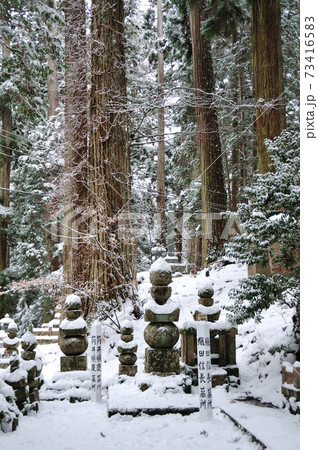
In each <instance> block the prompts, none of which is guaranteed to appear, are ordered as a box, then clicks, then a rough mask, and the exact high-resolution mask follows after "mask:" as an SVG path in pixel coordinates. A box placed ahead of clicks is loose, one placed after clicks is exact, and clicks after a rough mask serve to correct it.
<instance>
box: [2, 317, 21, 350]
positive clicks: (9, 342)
mask: <svg viewBox="0 0 318 450" xmlns="http://www.w3.org/2000/svg"><path fill="white" fill-rule="evenodd" d="M7 334H8V336H7V337H6V338H4V339H3V347H4V349H5V350H4V354H3V356H4V358H10V356H11V355H12V354H13V353H14V352H15V353H16V354H18V353H19V351H18V347H19V343H20V341H19V339H18V337H17V335H18V328H17V325H16V323H15V322H13V321H12V322H10V323H9V326H8V331H7Z"/></svg>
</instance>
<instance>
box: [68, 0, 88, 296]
mask: <svg viewBox="0 0 318 450" xmlns="http://www.w3.org/2000/svg"><path fill="white" fill-rule="evenodd" d="M64 14H65V51H66V61H65V62H66V74H65V184H66V186H65V201H64V236H65V238H64V260H63V268H64V276H65V282H66V284H67V285H69V286H72V287H76V288H80V287H83V286H84V285H85V284H86V282H87V280H88V278H89V266H88V248H87V243H86V240H85V236H86V234H87V230H88V224H87V197H88V193H87V192H88V191H87V187H88V186H87V183H88V167H87V158H88V152H87V116H88V94H87V42H86V13H85V0H65V1H64Z"/></svg>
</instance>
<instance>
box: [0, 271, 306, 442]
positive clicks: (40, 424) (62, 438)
mask: <svg viewBox="0 0 318 450" xmlns="http://www.w3.org/2000/svg"><path fill="white" fill-rule="evenodd" d="M246 272H247V271H246V267H245V266H238V265H236V264H229V265H227V266H225V267H220V266H214V268H213V269H211V270H210V271H209V272H208V277H207V273H206V271H202V272H201V273H199V274H198V275H196V276H195V275H184V276H182V277H176V278H175V277H174V278H173V282H172V285H171V286H172V300H173V301H177V302H178V303H179V306H180V309H181V311H180V319H179V323H178V325H179V326H182V324H183V323H184V322H185V321H188V320H192V315H191V312H192V313H194V310H195V307H196V306H197V305H198V295H197V291H198V289H199V287H200V286H202V284H203V283H206V282H207V281H212V282H213V283H214V291H215V296H214V298H215V304H217V305H218V306H220V307H221V308H222V307H223V306H225V305H227V304H229V298H228V292H229V290H230V289H231V288H233V287H234V286H236V285H237V284H238V282H239V280H240V279H242V278H243V277H246V275H247V273H246ZM139 279H142V282H141V284H140V285H139V296H140V300H141V303H142V304H143V305H144V304H145V303H146V302H147V301H149V300H150V299H151V297H150V293H149V290H150V282H149V273H148V272H143V273H141V274H139ZM131 311H132V307H131V305H130V304H128V303H127V304H126V305H125V306H124V309H123V311H122V312H121V313H120V314H119V316H118V318H119V321H120V323H121V324H122V323H123V322H124V320H126V319H129V320H131V321H132V323H133V325H134V328H135V331H134V340H135V341H137V342H138V351H137V356H138V360H137V365H138V373H137V376H136V377H135V378H132V379H128V380H127V381H126V382H124V383H122V384H119V383H118V381H119V379H118V363H119V361H118V352H117V345H118V343H119V340H120V336H119V335H118V334H117V333H116V332H115V331H114V330H112V329H111V328H109V327H104V329H103V333H104V336H103V374H102V377H103V378H102V385H103V402H102V403H100V404H96V403H92V402H90V401H88V402H82V403H75V404H71V403H69V402H68V401H60V402H58V401H53V402H44V401H43V402H42V403H41V405H40V411H39V413H38V414H37V415H35V416H30V417H23V418H21V419H20V424H19V427H18V429H17V431H15V432H14V433H8V434H1V435H0V440H1V444H2V443H3V448H6V449H8V450H20V449H27V450H28V449H30V450H31V449H32V450H33V449H34V450H40V449H41V450H42V449H43V448H45V450H50V449H53V448H54V449H56V448H59V449H62V450H73V449H74V450H75V449H76V450H87V449H90V448H91V449H94V450H95V449H97V450H98V449H114V450H122V449H125V450H126V449H127V448H129V449H130V450H135V449H136V450H140V449H163V450H165V449H168V448H169V447H170V446H171V445H173V447H174V448H175V449H176V450H178V449H198V448H204V449H208V448H213V449H217V450H227V449H235V450H239V449H241V450H245V449H246V450H249V449H253V448H255V449H256V448H259V447H258V446H257V445H256V444H255V443H252V442H251V440H250V439H249V438H248V436H247V435H244V434H243V433H242V432H241V431H239V430H238V429H237V428H236V427H235V426H234V425H233V423H232V422H231V421H230V420H229V419H228V418H226V417H225V416H224V415H223V414H222V413H221V412H220V409H219V408H223V409H224V410H225V411H226V412H228V413H229V414H230V415H232V417H234V418H235V419H236V420H237V421H239V422H240V423H241V424H242V425H243V426H244V427H246V428H247V429H248V430H250V431H252V432H253V433H254V434H255V435H256V437H258V438H259V439H260V440H261V441H262V442H264V443H265V444H266V446H267V448H269V449H273V450H275V449H277V450H285V449H286V450H294V449H295V450H296V449H298V448H299V416H293V415H291V414H290V413H289V411H288V410H287V409H286V408H283V405H284V404H283V397H282V394H281V375H280V367H281V363H282V362H283V361H284V357H283V353H282V352H277V353H274V352H273V349H274V348H276V347H278V346H281V345H282V344H283V345H284V346H285V347H286V348H290V347H291V345H292V321H291V317H292V311H290V310H289V309H284V308H283V307H282V306H277V305H274V306H272V307H271V308H269V310H268V311H265V312H264V314H263V316H264V319H263V321H262V323H261V324H255V323H254V321H252V320H251V321H249V322H247V323H246V324H244V325H242V326H239V335H238V336H237V363H238V366H239V369H240V379H241V385H240V387H239V388H230V389H229V391H228V392H227V391H226V389H225V387H217V388H214V389H213V406H214V411H213V420H212V421H211V422H204V423H202V422H200V420H199V413H193V414H191V415H190V416H184V417H183V416H181V415H180V414H169V415H165V416H153V417H151V416H146V415H142V416H140V417H136V418H132V417H129V416H120V415H119V414H117V415H114V416H112V417H111V418H108V417H107V408H118V409H121V408H134V407H135V408H136V407H152V408H155V407H167V406H178V407H181V406H183V407H184V406H196V407H197V406H198V388H193V391H192V394H185V393H184V392H183V391H182V389H181V388H180V387H179V386H178V383H179V384H180V380H182V375H179V376H176V377H167V378H161V377H155V376H152V375H148V374H145V373H144V370H143V365H144V354H145V346H146V344H145V342H144V339H143V331H144V328H145V326H146V324H145V322H144V321H143V319H140V320H133V316H132V315H131V314H130V313H131ZM220 320H222V321H224V320H226V313H225V311H222V313H221V317H220ZM37 352H38V354H39V355H41V357H42V359H43V362H44V367H43V376H44V380H45V381H46V382H48V381H50V380H51V379H52V378H53V377H54V376H55V375H56V373H57V372H58V371H59V358H60V355H61V352H60V349H59V347H58V345H57V344H50V345H39V346H38V348H37ZM87 353H88V359H89V355H90V347H89V348H88V351H87ZM287 359H288V360H289V361H290V362H293V360H292V357H291V355H287ZM0 376H1V370H0ZM149 380H150V381H151V384H152V386H151V388H149V389H148V390H147V391H145V392H141V391H140V389H139V387H138V385H139V384H141V383H143V382H149ZM106 388H108V389H107V391H106ZM1 447H2V446H1Z"/></svg>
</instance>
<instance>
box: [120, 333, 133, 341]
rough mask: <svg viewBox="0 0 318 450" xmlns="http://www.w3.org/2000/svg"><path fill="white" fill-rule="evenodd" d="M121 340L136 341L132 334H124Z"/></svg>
mask: <svg viewBox="0 0 318 450" xmlns="http://www.w3.org/2000/svg"><path fill="white" fill-rule="evenodd" d="M120 339H121V340H122V341H123V342H131V341H132V340H133V339H134V336H133V335H132V334H122V335H121V337H120Z"/></svg>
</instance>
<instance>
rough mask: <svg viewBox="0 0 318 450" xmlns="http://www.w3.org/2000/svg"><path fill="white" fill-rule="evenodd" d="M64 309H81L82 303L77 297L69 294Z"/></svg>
mask: <svg viewBox="0 0 318 450" xmlns="http://www.w3.org/2000/svg"><path fill="white" fill-rule="evenodd" d="M65 307H66V309H81V308H82V302H81V299H80V297H79V296H78V295H75V294H70V295H68V296H67V297H66V299H65Z"/></svg>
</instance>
